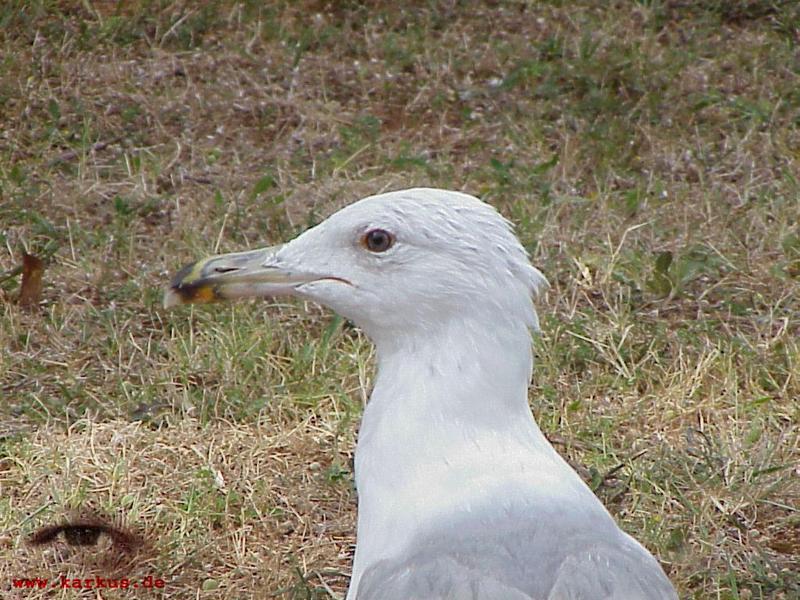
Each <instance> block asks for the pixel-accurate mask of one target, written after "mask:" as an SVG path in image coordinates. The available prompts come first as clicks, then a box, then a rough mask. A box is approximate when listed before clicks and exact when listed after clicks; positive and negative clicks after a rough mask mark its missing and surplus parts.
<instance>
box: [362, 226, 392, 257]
mask: <svg viewBox="0 0 800 600" xmlns="http://www.w3.org/2000/svg"><path fill="white" fill-rule="evenodd" d="M361 241H362V243H363V244H364V247H365V248H366V249H367V250H369V251H370V252H376V253H379V252H386V251H387V250H388V249H389V248H391V247H392V245H394V236H393V235H392V234H391V233H389V232H388V231H386V230H385V229H371V230H369V231H368V232H367V233H365V234H364V237H363V238H362V240H361Z"/></svg>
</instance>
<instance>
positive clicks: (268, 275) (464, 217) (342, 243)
mask: <svg viewBox="0 0 800 600" xmlns="http://www.w3.org/2000/svg"><path fill="white" fill-rule="evenodd" d="M545 285H546V280H545V278H544V276H543V275H542V274H541V273H540V272H539V271H538V270H537V269H536V268H534V267H533V266H532V265H531V264H530V261H529V259H528V254H527V252H526V251H525V249H524V248H523V247H522V245H521V244H520V242H519V240H518V239H517V238H516V236H515V235H514V233H513V230H512V227H511V225H510V223H509V222H508V221H507V220H506V219H504V218H503V217H502V216H501V215H500V214H499V213H498V212H497V211H496V210H495V209H494V208H492V207H491V206H489V205H488V204H486V203H484V202H481V201H480V200H478V199H477V198H474V197H472V196H469V195H467V194H463V193H459V192H453V191H447V190H438V189H428V188H417V189H409V190H402V191H396V192H389V193H385V194H380V195H377V196H370V197H367V198H364V199H363V200H360V201H358V202H355V203H354V204H351V205H349V206H347V207H345V208H344V209H342V210H340V211H339V212H337V213H335V214H333V215H332V216H330V217H329V218H328V219H326V220H325V221H323V222H322V223H320V224H319V225H317V226H316V227H313V228H311V229H309V230H307V231H305V232H304V233H302V234H301V235H300V236H298V237H296V238H295V239H293V240H291V241H290V242H288V243H286V244H283V245H280V246H273V247H269V248H262V249H259V250H250V251H246V252H238V253H233V254H225V255H220V256H212V257H208V258H205V259H202V260H199V261H197V262H195V263H192V264H190V265H187V266H185V267H184V268H183V269H181V270H180V271H179V272H178V273H177V274H176V275H175V277H174V278H173V280H172V282H171V283H170V286H169V288H168V289H167V290H166V293H165V296H164V305H165V306H166V307H171V306H174V305H178V304H187V303H202V302H213V301H217V300H229V299H235V298H244V297H271V296H278V295H292V296H298V297H301V298H305V299H308V300H312V301H315V302H317V303H319V304H322V305H325V306H328V307H329V308H331V309H333V310H334V311H336V312H338V313H339V314H341V315H342V316H344V317H346V318H348V319H350V320H352V321H353V322H354V323H356V324H357V325H358V326H359V327H361V328H362V329H363V330H364V331H365V332H366V333H367V335H369V336H370V337H371V338H372V339H373V341H375V342H376V343H378V345H379V346H380V343H381V340H382V339H384V338H386V339H397V338H402V337H406V336H408V335H414V334H417V333H419V332H420V331H426V332H429V331H431V330H434V329H436V328H439V327H442V326H443V325H448V324H450V325H452V324H456V325H457V324H458V323H459V322H469V318H470V317H475V318H476V319H480V320H485V319H486V317H493V320H494V321H495V322H496V321H497V320H498V319H500V320H508V321H515V322H517V323H518V324H520V325H524V326H527V327H529V328H532V329H536V328H537V327H538V323H537V319H536V312H535V310H534V308H533V304H532V296H534V295H535V294H536V293H537V292H538V291H539V290H540V289H542V288H543V287H544V286H545Z"/></svg>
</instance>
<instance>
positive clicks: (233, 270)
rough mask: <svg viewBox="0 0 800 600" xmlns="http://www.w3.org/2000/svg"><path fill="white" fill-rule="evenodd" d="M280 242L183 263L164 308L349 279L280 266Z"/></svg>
mask: <svg viewBox="0 0 800 600" xmlns="http://www.w3.org/2000/svg"><path fill="white" fill-rule="evenodd" d="M281 248H282V246H273V247H270V248H262V249H260V250H251V251H248V252H235V253H232V254H221V255H219V256H210V257H208V258H204V259H202V260H198V261H197V262H194V263H191V264H189V265H186V266H185V267H183V268H182V269H181V270H180V271H178V273H177V274H176V275H175V277H173V278H172V281H171V282H170V284H169V287H168V288H167V289H166V291H165V292H164V308H172V307H173V306H177V305H180V304H204V303H208V302H217V301H220V300H233V299H236V298H252V297H263V296H281V295H291V294H294V293H296V289H297V287H298V286H300V285H303V284H304V283H311V282H314V281H320V280H335V281H341V282H343V283H349V282H346V281H344V280H342V279H339V278H337V277H331V276H326V275H319V274H315V273H303V272H298V271H296V270H293V269H289V268H285V267H283V266H279V263H278V261H277V260H276V256H277V254H278V252H279V251H280V249H281Z"/></svg>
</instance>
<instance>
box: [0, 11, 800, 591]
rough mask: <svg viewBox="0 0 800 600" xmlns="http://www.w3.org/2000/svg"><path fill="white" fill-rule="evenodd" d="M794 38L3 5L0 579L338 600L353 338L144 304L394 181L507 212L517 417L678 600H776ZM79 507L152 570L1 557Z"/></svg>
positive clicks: (765, 25) (676, 22) (527, 15)
mask: <svg viewBox="0 0 800 600" xmlns="http://www.w3.org/2000/svg"><path fill="white" fill-rule="evenodd" d="M799 22H800V12H798V7H797V4H796V3H794V2H781V1H773V2H766V1H755V0H741V1H738V0H737V2H716V1H712V0H706V1H702V2H691V3H686V2H678V1H667V0H664V1H655V0H654V1H647V2H645V1H642V2H617V3H611V4H609V3H599V2H590V1H588V0H587V1H583V2H577V3H561V2H547V3H541V4H531V3H528V4H526V3H517V2H496V3H486V4H483V3H479V2H465V3H461V4H457V5H456V4H448V3H433V2H431V3H415V4H414V5H413V7H410V8H404V7H403V6H402V4H400V3H383V2H380V3H375V4H374V5H372V4H370V5H369V6H367V5H363V4H360V3H354V2H347V3H333V4H325V3H317V2H310V1H308V2H299V3H296V2H285V3H283V2H275V3H268V4H266V5H264V4H263V3H260V2H249V1H245V2H234V1H232V0H218V1H216V2H209V3H202V4H198V5H195V4H193V3H184V2H179V1H176V0H155V1H151V2H141V3H119V4H118V3H111V2H100V1H97V2H91V1H87V2H56V1H55V0H38V1H35V2H22V1H12V2H6V3H4V5H3V7H2V8H0V57H2V58H0V61H2V62H1V63H0V64H1V67H0V73H2V77H1V78H0V114H1V115H2V123H3V127H2V137H0V242H2V244H0V311H2V313H1V316H0V346H2V348H3V352H2V353H0V395H1V396H2V403H0V423H2V425H0V589H1V590H3V592H2V595H3V596H4V597H12V598H13V597H18V598H26V599H27V598H37V597H44V596H45V595H48V594H49V595H48V597H61V598H77V597H89V595H91V597H95V595H94V592H92V593H91V594H88V593H87V592H86V591H84V592H80V591H75V590H60V591H58V593H57V594H56V595H55V596H53V595H52V593H50V592H47V593H45V592H41V591H29V590H25V591H19V590H14V589H13V588H12V579H13V578H18V577H31V578H33V577H51V578H55V577H56V576H57V575H58V574H59V573H61V574H70V575H71V576H72V575H74V576H80V577H82V576H92V575H94V574H99V575H101V576H103V575H104V576H108V577H111V576H113V574H114V573H118V574H121V576H127V577H131V578H140V577H144V576H146V575H153V576H156V577H161V578H163V579H165V581H166V590H165V591H164V590H162V591H158V590H149V591H147V592H143V591H142V590H139V591H133V590H127V591H126V592H124V593H123V592H119V593H118V595H117V596H114V595H113V594H114V592H110V591H109V592H108V595H107V596H104V597H109V598H111V597H123V596H124V597H131V596H136V597H138V596H142V597H162V596H163V597H170V598H190V597H191V598H242V597H250V596H252V597H270V594H271V595H273V596H274V597H286V598H297V599H300V598H328V597H338V596H339V595H341V594H342V593H343V592H344V590H345V589H346V585H347V574H348V573H349V569H350V561H351V558H352V549H353V542H354V537H353V531H354V517H355V493H354V490H353V485H352V469H351V460H352V449H353V445H354V440H355V434H356V429H357V425H358V420H359V416H360V411H361V408H362V406H363V403H364V402H365V399H366V398H367V396H368V393H369V389H370V382H371V378H372V374H373V365H372V351H371V346H370V344H369V342H368V340H366V339H365V338H364V336H363V335H362V334H361V333H360V332H359V331H358V330H356V329H354V328H353V327H352V326H350V325H349V324H348V323H346V322H343V321H342V320H341V319H339V318H337V317H335V316H333V315H331V314H330V313H328V312H326V311H324V310H322V309H320V308H318V307H315V306H304V305H300V304H298V303H281V304H278V305H274V304H271V305H268V304H263V303H253V304H242V305H237V306H214V307H203V308H194V309H187V310H180V311H172V312H164V311H163V310H162V309H161V307H160V296H161V289H162V287H163V286H164V284H165V282H166V281H167V279H168V276H169V274H170V273H172V272H174V271H175V270H176V268H178V267H179V266H180V265H181V264H183V263H184V262H187V261H189V260H191V259H192V258H195V257H197V256H200V255H203V254H206V253H208V252H211V251H228V250H235V249H240V248H243V247H254V246H257V245H260V244H265V243H271V242H277V241H281V240H286V239H288V238H291V237H292V236H293V235H295V234H296V233H298V232H300V231H302V230H303V229H305V228H306V227H308V226H310V225H313V224H314V223H317V222H319V221H320V220H322V219H323V218H324V217H325V216H326V215H327V214H329V213H330V212H332V211H333V210H334V209H335V208H337V207H339V206H342V205H344V204H347V203H348V202H351V201H353V200H355V199H357V198H359V197H361V196H364V195H367V194H369V193H375V192H379V191H382V190H387V189H397V188H401V187H410V186H412V185H417V184H425V185H432V186H440V187H447V188H455V189H462V190H466V191H468V192H471V193H474V194H476V195H479V196H481V197H482V198H484V199H485V200H487V201H489V202H491V203H493V204H494V205H496V206H497V207H498V208H499V209H500V210H501V211H502V212H503V213H504V214H506V215H507V216H508V217H509V218H511V219H512V220H513V221H514V222H515V223H516V224H517V225H518V233H519V235H520V237H521V239H522V241H523V243H524V244H525V245H526V247H527V248H528V249H529V250H530V252H531V254H532V257H533V260H534V262H535V264H537V266H539V267H540V268H541V269H542V271H544V272H545V273H546V274H547V275H548V277H549V279H550V281H551V283H552V288H551V290H550V292H549V294H548V297H547V298H546V299H545V300H544V301H543V302H542V303H541V304H540V314H541V316H542V322H543V329H544V333H543V335H542V336H541V338H539V339H538V340H537V342H536V345H537V348H536V350H537V363H536V368H535V374H534V384H533V386H532V388H531V394H530V398H531V405H532V407H533V409H534V412H535V414H536V416H537V419H538V420H539V422H540V424H541V425H542V427H543V429H544V430H545V431H546V432H547V434H548V435H549V436H550V437H551V439H552V440H553V442H554V443H555V444H556V446H557V448H558V449H559V450H560V451H561V452H562V453H563V454H564V455H565V456H566V457H567V458H568V459H569V460H570V461H571V462H572V464H573V465H575V466H576V468H577V469H578V470H579V472H580V473H581V474H582V475H583V476H584V477H585V478H586V480H587V481H588V482H589V483H590V485H592V486H593V488H594V489H596V491H597V493H598V494H599V495H600V497H601V498H602V499H603V501H604V502H605V503H606V504H607V506H608V507H609V509H610V510H611V511H612V512H613V513H614V514H615V516H616V517H617V519H618V520H619V522H620V523H621V525H622V526H623V527H624V528H625V529H626V530H627V531H629V532H630V533H631V534H633V535H634V536H635V537H637V538H638V539H640V540H641V541H642V542H643V543H644V544H645V545H646V546H647V547H648V548H649V549H650V550H652V551H653V552H654V553H655V554H656V555H657V556H658V557H659V558H660V560H661V562H662V564H663V565H664V567H665V569H666V570H667V571H668V572H669V575H670V577H671V579H672V580H673V581H674V582H675V584H676V586H677V587H678V589H679V591H680V595H681V597H682V598H697V599H700V598H716V599H720V600H723V599H724V600H735V599H751V598H752V599H756V598H764V599H767V598H769V599H773V598H774V599H778V598H783V599H786V600H788V599H790V598H793V597H797V596H798V595H800V577H799V576H798V573H800V513H798V509H797V507H798V505H800V477H799V476H798V470H797V469H798V459H799V458H800V437H799V436H798V431H800V428H798V421H800V413H799V409H798V407H799V406H800V402H798V399H799V398H800V370H799V368H798V364H800V360H799V359H800V356H798V355H799V353H800V343H799V342H798V339H800V318H799V317H798V315H800V300H799V298H800V280H799V279H798V278H799V277H800V183H798V173H800V154H798V148H800V62H799V61H800V58H798V56H799V55H798V43H800V32H799V31H798V28H797V23H799ZM23 250H26V251H28V252H29V253H32V254H36V255H40V256H50V255H52V256H51V258H50V260H49V265H48V268H47V270H46V271H45V274H44V284H45V286H44V294H43V298H42V301H41V303H40V305H39V306H38V307H36V308H34V309H25V308H23V307H20V306H18V305H17V304H16V303H15V298H16V296H17V294H18V292H19V290H18V287H19V283H20V281H19V277H18V276H11V275H8V276H3V275H2V273H3V272H8V273H11V272H12V271H13V270H14V269H15V268H16V267H17V266H18V265H19V264H21V260H22V258H21V257H22V252H23ZM87 507H89V508H92V507H93V508H96V509H97V510H101V511H103V512H105V513H108V514H110V515H114V516H115V518H121V519H124V521H125V522H126V523H128V526H130V527H133V528H137V529H139V530H141V531H142V532H144V533H145V534H146V537H147V538H148V540H149V541H150V542H149V545H148V551H147V552H142V553H140V554H139V555H137V556H135V557H133V558H130V559H126V560H127V562H125V561H123V560H122V559H121V558H120V557H113V556H112V558H113V560H111V558H109V554H108V552H106V553H105V554H104V553H103V552H101V551H100V550H98V551H97V552H94V551H86V550H83V551H79V550H78V549H76V548H74V547H70V546H67V545H66V544H64V543H59V544H56V545H55V546H51V547H46V548H44V549H39V548H32V547H30V546H28V545H26V543H25V540H26V539H27V536H28V535H29V534H30V533H31V532H32V531H34V530H35V529H36V528H37V527H39V526H42V525H45V524H49V523H51V522H53V521H57V520H59V519H60V518H62V517H63V516H64V515H66V514H69V512H70V511H73V510H77V509H82V508H87ZM106 550H108V549H106ZM111 554H112V555H113V552H112V553H111ZM123 558H124V557H123ZM159 594H161V595H162V596H159Z"/></svg>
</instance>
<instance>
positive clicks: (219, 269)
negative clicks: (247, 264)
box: [214, 267, 239, 273]
mask: <svg viewBox="0 0 800 600" xmlns="http://www.w3.org/2000/svg"><path fill="white" fill-rule="evenodd" d="M238 270H239V267H214V272H215V273H230V272H231V271H238Z"/></svg>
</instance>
